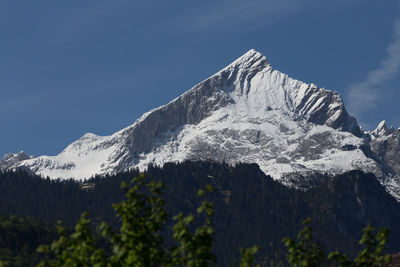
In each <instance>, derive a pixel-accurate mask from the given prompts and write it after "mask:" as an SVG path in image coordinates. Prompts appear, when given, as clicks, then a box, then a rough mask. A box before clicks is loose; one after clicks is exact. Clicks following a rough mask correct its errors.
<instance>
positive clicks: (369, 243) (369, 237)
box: [328, 225, 390, 267]
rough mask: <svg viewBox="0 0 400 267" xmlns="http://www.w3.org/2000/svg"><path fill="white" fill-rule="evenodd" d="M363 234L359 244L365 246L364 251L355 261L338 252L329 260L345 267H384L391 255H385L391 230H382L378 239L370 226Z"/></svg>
mask: <svg viewBox="0 0 400 267" xmlns="http://www.w3.org/2000/svg"><path fill="white" fill-rule="evenodd" d="M363 232H364V234H363V236H362V237H361V240H360V242H359V243H360V245H363V246H364V249H363V250H361V251H360V252H359V254H358V256H357V257H356V258H355V259H354V260H353V261H352V260H350V259H349V258H348V256H347V255H346V254H341V253H339V252H338V251H335V252H332V253H330V254H329V256H328V258H329V259H331V260H333V261H334V262H335V263H336V264H337V265H340V266H343V267H364V266H365V267H368V266H370V267H379V266H383V265H384V264H385V263H387V262H388V261H389V260H390V255H385V254H384V250H385V246H386V243H387V237H388V235H389V230H388V229H386V228H380V229H379V231H378V233H377V235H376V238H375V237H374V235H373V232H374V228H372V227H371V226H370V225H368V226H367V227H365V228H364V230H363Z"/></svg>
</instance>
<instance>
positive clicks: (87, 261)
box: [38, 213, 104, 267]
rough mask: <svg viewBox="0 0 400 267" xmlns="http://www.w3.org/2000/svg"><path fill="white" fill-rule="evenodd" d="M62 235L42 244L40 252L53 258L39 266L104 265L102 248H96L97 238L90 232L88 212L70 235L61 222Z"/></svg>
mask: <svg viewBox="0 0 400 267" xmlns="http://www.w3.org/2000/svg"><path fill="white" fill-rule="evenodd" d="M57 231H58V233H59V235H60V237H59V239H58V240H55V241H53V242H52V244H51V245H41V246H40V247H39V248H38V252H40V253H45V254H50V255H48V256H51V257H52V259H50V260H48V261H42V262H41V263H40V264H39V265H38V266H43V267H44V266H102V265H101V264H100V263H101V262H102V261H103V259H104V253H103V251H102V250H101V249H96V248H95V243H96V242H95V238H94V236H93V235H92V233H91V232H90V220H89V219H88V214H87V213H83V214H82V216H81V218H80V220H79V222H78V223H77V224H76V226H75V231H74V232H73V233H72V234H71V235H68V234H67V233H66V229H65V227H64V226H63V225H61V222H60V223H59V225H58V226H57Z"/></svg>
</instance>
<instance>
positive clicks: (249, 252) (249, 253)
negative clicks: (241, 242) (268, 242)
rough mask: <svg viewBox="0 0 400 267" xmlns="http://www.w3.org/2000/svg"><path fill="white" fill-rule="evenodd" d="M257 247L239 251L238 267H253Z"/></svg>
mask: <svg viewBox="0 0 400 267" xmlns="http://www.w3.org/2000/svg"><path fill="white" fill-rule="evenodd" d="M257 251H258V247H257V246H253V247H251V248H246V249H240V253H241V254H242V260H241V261H240V267H251V266H254V255H255V254H256V253H257ZM256 266H257V267H259V266H260V265H256Z"/></svg>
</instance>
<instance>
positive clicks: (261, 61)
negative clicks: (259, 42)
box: [223, 49, 269, 70]
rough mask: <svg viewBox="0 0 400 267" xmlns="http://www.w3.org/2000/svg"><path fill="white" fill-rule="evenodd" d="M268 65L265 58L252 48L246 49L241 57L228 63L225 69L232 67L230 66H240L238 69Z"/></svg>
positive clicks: (259, 67) (258, 67)
mask: <svg viewBox="0 0 400 267" xmlns="http://www.w3.org/2000/svg"><path fill="white" fill-rule="evenodd" d="M267 66H269V64H268V60H267V58H266V57H265V56H264V55H263V54H261V53H259V52H257V51H256V50H254V49H250V50H249V51H247V52H246V53H245V54H243V55H242V56H241V57H239V58H238V59H236V60H235V61H233V62H232V63H231V64H230V65H228V66H227V67H226V68H224V69H223V70H226V69H232V68H240V69H253V68H257V69H261V68H265V67H267Z"/></svg>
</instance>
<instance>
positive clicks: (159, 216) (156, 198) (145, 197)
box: [100, 174, 167, 266]
mask: <svg viewBox="0 0 400 267" xmlns="http://www.w3.org/2000/svg"><path fill="white" fill-rule="evenodd" d="M132 185H133V186H132V187H130V188H129V187H128V185H127V184H126V183H122V188H123V189H124V190H125V191H126V197H127V199H126V200H124V201H122V202H120V203H118V204H114V205H113V208H114V210H115V212H116V214H117V216H118V218H119V219H120V220H121V221H122V225H121V228H120V230H119V233H114V232H113V231H112V229H111V227H110V226H108V225H107V224H106V223H102V225H101V227H100V228H101V229H102V232H103V236H104V237H106V238H108V239H109V240H110V241H111V244H112V251H113V254H112V255H111V257H110V259H109V262H111V263H115V264H121V265H122V266H131V265H134V264H135V265H137V266H157V265H160V264H163V263H165V262H166V261H167V251H166V250H165V249H164V248H163V247H162V245H163V238H162V236H161V230H162V227H163V225H164V224H165V220H166V218H167V213H166V212H165V210H164V201H163V199H162V198H161V189H162V184H161V182H154V181H151V182H150V183H146V182H145V176H144V175H143V174H142V175H140V176H138V177H136V178H134V179H133V180H132Z"/></svg>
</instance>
